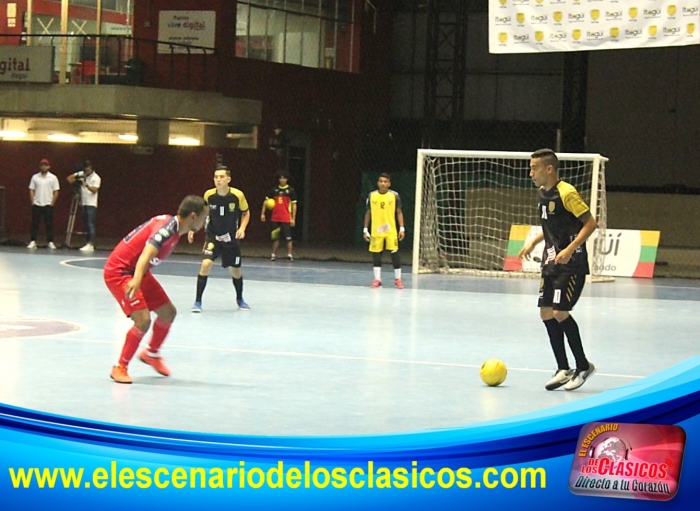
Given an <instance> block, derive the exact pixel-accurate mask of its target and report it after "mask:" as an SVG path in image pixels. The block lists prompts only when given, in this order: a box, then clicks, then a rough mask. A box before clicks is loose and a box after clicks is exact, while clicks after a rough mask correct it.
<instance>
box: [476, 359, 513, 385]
mask: <svg viewBox="0 0 700 511" xmlns="http://www.w3.org/2000/svg"><path fill="white" fill-rule="evenodd" d="M507 374H508V369H506V365H505V364H504V363H503V362H501V361H500V360H498V359H497V358H490V359H488V360H487V361H486V362H484V363H483V364H481V369H480V370H479V375H480V376H481V379H482V380H483V382H484V383H485V384H486V385H489V386H490V387H496V386H498V385H500V384H501V383H503V382H504V381H505V380H506V375H507Z"/></svg>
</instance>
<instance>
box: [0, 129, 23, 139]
mask: <svg viewBox="0 0 700 511" xmlns="http://www.w3.org/2000/svg"><path fill="white" fill-rule="evenodd" d="M26 136H27V132H26V131H12V130H1V131H0V138H22V137H26Z"/></svg>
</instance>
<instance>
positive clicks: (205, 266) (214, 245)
mask: <svg viewBox="0 0 700 511" xmlns="http://www.w3.org/2000/svg"><path fill="white" fill-rule="evenodd" d="M230 183H231V171H230V170H229V169H228V168H227V167H225V166H223V165H220V166H219V167H217V169H216V170H215V171H214V185H215V188H212V189H210V190H207V191H206V192H205V193H204V200H205V202H206V203H207V204H208V205H209V217H208V219H207V228H206V241H205V243H204V250H203V251H202V254H203V258H202V266H201V267H200V269H199V275H198V276H197V295H196V298H195V301H194V305H193V306H192V312H202V295H203V294H204V288H205V287H206V286H207V279H208V277H209V272H211V267H212V265H213V264H214V261H216V259H218V258H219V256H221V265H222V266H223V267H224V268H228V269H229V271H230V272H231V277H232V278H233V287H234V288H235V289H236V304H237V305H238V308H239V309H240V310H244V311H247V310H250V306H249V305H248V304H247V303H246V302H245V300H244V299H243V274H242V272H241V245H240V240H242V239H243V238H245V230H246V228H247V227H248V222H249V221H250V211H249V208H248V201H246V198H245V195H243V192H242V191H240V190H238V189H237V188H232V187H230V186H229V184H230ZM193 236H194V233H190V234H188V238H189V241H190V243H191V242H192V239H193Z"/></svg>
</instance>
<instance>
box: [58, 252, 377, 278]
mask: <svg viewBox="0 0 700 511" xmlns="http://www.w3.org/2000/svg"><path fill="white" fill-rule="evenodd" d="M253 259H256V258H253ZM258 259H259V258H258ZM87 260H93V261H99V260H102V261H106V260H107V258H106V257H81V258H73V259H64V260H62V261H60V264H62V265H64V266H70V267H71V268H79V269H84V270H100V271H102V268H92V267H90V266H80V265H75V264H73V263H76V262H80V261H87ZM317 262H319V263H323V262H327V261H317ZM333 262H334V263H335V262H338V261H333ZM161 264H191V265H196V266H200V265H201V264H202V261H201V260H199V261H172V260H169V259H168V260H166V261H163V263H161ZM282 264H284V262H282ZM282 264H279V265H278V266H277V267H279V268H282V269H284V270H294V271H312V272H318V273H338V272H340V273H362V274H364V273H367V270H343V269H336V268H328V269H326V268H314V267H310V268H305V267H299V266H296V267H295V266H292V265H290V266H289V267H287V268H285V267H283V266H282ZM347 264H362V263H347ZM275 267H276V266H273V265H260V264H244V265H243V266H242V267H241V268H257V269H261V270H265V269H274V268H275ZM158 275H167V276H169V277H184V276H185V275H168V274H167V273H159V274H158Z"/></svg>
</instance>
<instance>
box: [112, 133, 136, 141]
mask: <svg viewBox="0 0 700 511" xmlns="http://www.w3.org/2000/svg"><path fill="white" fill-rule="evenodd" d="M117 136H118V137H119V139H120V140H128V141H129V142H136V141H137V140H138V139H139V136H138V135H134V134H133V133H120V134H119V135H117Z"/></svg>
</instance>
